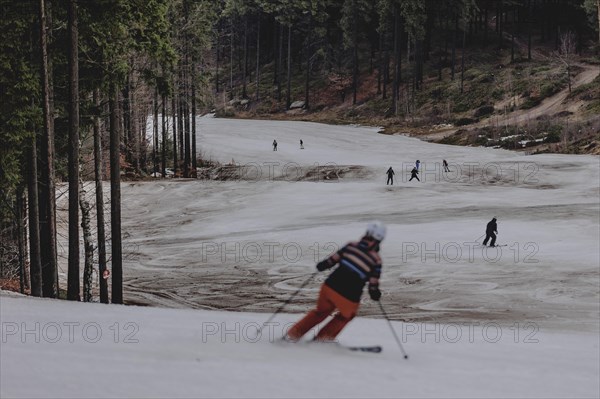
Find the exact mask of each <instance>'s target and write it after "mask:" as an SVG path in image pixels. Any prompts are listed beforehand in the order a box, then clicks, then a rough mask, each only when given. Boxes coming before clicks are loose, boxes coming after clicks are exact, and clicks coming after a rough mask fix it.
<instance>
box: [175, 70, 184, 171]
mask: <svg viewBox="0 0 600 399" xmlns="http://www.w3.org/2000/svg"><path fill="white" fill-rule="evenodd" d="M178 83H179V94H178V96H177V100H178V101H177V115H178V117H177V129H178V130H179V163H180V164H181V163H183V162H184V159H185V145H184V144H185V143H184V139H183V136H184V132H183V122H184V118H185V115H184V113H183V102H184V101H185V91H184V84H185V83H184V80H183V66H182V65H181V63H180V64H179V81H178ZM181 166H182V168H181V172H182V173H183V165H181Z"/></svg>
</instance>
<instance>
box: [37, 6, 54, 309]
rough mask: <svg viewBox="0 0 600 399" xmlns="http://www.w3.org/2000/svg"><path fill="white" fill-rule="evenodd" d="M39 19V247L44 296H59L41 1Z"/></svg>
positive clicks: (51, 129) (47, 70)
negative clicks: (41, 116)
mask: <svg viewBox="0 0 600 399" xmlns="http://www.w3.org/2000/svg"><path fill="white" fill-rule="evenodd" d="M39 18H40V48H41V51H40V54H41V60H40V67H41V71H40V76H41V80H42V81H41V86H42V97H43V108H44V133H43V135H42V140H41V148H40V155H41V156H40V163H41V168H40V169H41V185H40V191H41V192H40V198H39V209H40V247H41V250H42V251H41V263H42V294H43V296H44V297H49V298H56V297H57V296H58V268H57V263H56V202H55V201H56V198H55V186H54V120H53V117H52V114H53V113H52V105H51V102H50V101H51V90H52V88H51V86H50V67H49V60H48V37H47V31H46V8H45V0H39Z"/></svg>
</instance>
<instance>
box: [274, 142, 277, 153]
mask: <svg viewBox="0 0 600 399" xmlns="http://www.w3.org/2000/svg"><path fill="white" fill-rule="evenodd" d="M273 151H277V140H273Z"/></svg>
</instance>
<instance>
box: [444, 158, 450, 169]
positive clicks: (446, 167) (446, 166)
mask: <svg viewBox="0 0 600 399" xmlns="http://www.w3.org/2000/svg"><path fill="white" fill-rule="evenodd" d="M442 164H443V165H444V172H450V168H448V162H446V160H445V159H444V160H442Z"/></svg>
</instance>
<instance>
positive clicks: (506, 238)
mask: <svg viewBox="0 0 600 399" xmlns="http://www.w3.org/2000/svg"><path fill="white" fill-rule="evenodd" d="M197 130H198V132H199V137H198V146H199V149H200V150H201V152H203V154H204V156H205V157H207V158H212V159H213V160H219V161H220V162H222V163H224V164H225V163H232V164H234V165H235V166H232V167H231V168H232V169H234V172H236V173H237V175H235V174H234V178H233V179H231V180H227V181H214V180H187V181H185V180H179V181H173V180H166V181H164V180H161V181H154V182H143V183H140V182H127V183H124V184H123V187H122V200H123V229H124V234H123V238H124V252H125V254H126V258H125V262H124V263H125V266H124V275H125V299H126V301H128V302H129V303H140V304H151V305H160V306H165V307H178V308H188V309H159V308H146V307H123V306H102V305H93V304H92V305H90V304H72V303H65V302H53V301H44V300H34V299H22V298H20V299H13V298H6V297H4V296H3V297H0V301H1V302H2V303H1V307H0V310H1V312H2V313H1V315H0V317H1V318H2V323H3V324H2V328H3V334H4V335H3V339H4V338H6V340H5V341H3V342H2V348H1V350H2V357H1V366H2V370H1V372H2V380H1V381H0V382H1V383H2V384H1V385H2V387H1V390H2V391H1V393H2V396H13V395H16V396H38V395H40V396H44V395H48V396H77V397H79V396H85V395H88V396H138V397H139V396H175V397H177V396H210V397H215V396H217V397H218V396H220V397H264V396H270V397H330V396H351V397H388V396H389V397H399V396H405V397H510V396H512V397H598V396H599V394H600V392H599V379H598V372H599V370H598V364H599V363H600V348H599V336H600V335H599V332H600V326H599V323H600V316H599V315H600V303H599V296H600V294H599V292H600V270H599V263H600V246H599V245H600V244H599V241H600V229H599V217H600V209H599V206H600V203H599V198H600V187H599V180H600V163H599V160H600V158H598V157H592V156H564V155H541V156H526V155H524V154H520V153H514V152H509V151H504V150H495V149H484V148H464V147H453V146H443V145H435V144H430V143H424V142H421V141H418V140H415V139H412V138H408V137H404V136H385V135H381V134H378V133H377V132H376V129H373V128H364V127H351V126H326V125H319V124H314V123H302V122H269V121H247V120H223V119H213V118H199V119H198V121H197ZM273 139H276V140H277V141H278V143H279V146H278V151H273V150H272V147H271V143H272V141H273ZM300 139H302V140H303V141H304V147H305V149H300V145H299V140H300ZM416 159H419V160H420V161H421V167H422V173H421V178H422V181H421V182H416V181H412V182H408V181H407V177H408V173H407V170H409V169H410V168H411V167H412V165H413V164H414V161H415V160H416ZM442 159H446V160H447V161H448V162H449V163H450V168H451V171H450V172H448V173H444V172H442V166H441V160H442ZM390 165H391V166H393V167H394V169H395V170H396V182H395V184H394V186H393V187H392V186H386V185H385V177H386V176H385V171H386V170H387V168H389V166H390ZM335 174H337V176H339V178H337V177H334V175H335ZM326 177H327V178H326ZM61 198H62V199H65V198H66V196H63V197H61ZM60 209H61V205H60V204H59V210H60ZM493 216H497V217H498V228H499V231H500V235H499V238H498V242H499V243H500V244H505V245H506V246H504V247H499V248H498V249H484V248H482V247H481V246H477V245H476V242H479V243H480V242H481V240H482V239H483V233H484V231H485V225H486V223H487V222H488V221H489V220H490V219H491V218H492V217H493ZM372 219H380V220H382V221H383V222H385V223H386V224H387V225H388V236H387V237H386V239H385V241H384V242H383V244H382V257H383V261H384V269H383V276H382V282H381V286H382V291H383V297H382V303H383V304H384V306H385V308H386V310H387V312H388V313H389V314H390V316H391V317H392V318H393V319H394V320H404V321H405V322H404V323H400V322H395V323H394V324H395V328H396V330H397V331H398V333H399V334H400V336H401V337H402V339H403V341H404V345H405V347H406V350H407V352H408V353H409V354H410V355H411V358H410V360H409V361H404V360H403V359H402V356H401V353H400V351H399V349H398V348H397V346H396V342H395V341H394V340H393V337H392V335H391V332H390V331H389V328H388V327H387V325H386V323H385V320H383V319H382V316H381V312H380V310H379V308H378V307H377V306H376V305H375V304H374V303H373V302H372V301H370V300H369V299H368V298H365V299H363V303H362V304H361V308H360V311H359V316H361V317H362V318H358V319H356V320H354V321H353V322H352V323H351V324H350V325H349V326H348V327H347V328H346V329H345V330H344V332H343V334H342V336H341V337H340V339H341V341H342V343H344V344H347V345H354V344H369V345H370V344H381V345H383V346H384V352H383V353H382V354H380V355H374V354H365V353H353V352H348V351H346V350H343V349H341V348H337V347H332V346H322V345H319V346H308V347H306V346H299V347H289V346H280V345H279V346H278V345H272V344H270V343H268V338H269V337H268V336H263V337H262V339H261V340H260V341H258V342H249V341H253V340H254V335H253V331H254V330H255V329H256V326H257V325H258V324H259V323H261V322H263V321H265V320H266V319H267V318H268V316H269V314H271V313H272V312H273V311H274V310H275V309H277V308H278V307H279V306H280V305H281V304H282V303H283V302H284V301H285V300H287V299H288V298H289V296H290V295H291V293H293V292H295V291H296V290H297V289H298V287H299V286H300V285H302V284H303V283H304V281H305V280H306V278H307V276H309V275H310V274H312V273H313V272H314V270H315V269H314V265H315V263H316V262H317V261H318V260H320V259H322V258H323V257H324V256H326V255H328V254H329V253H331V251H332V250H334V249H335V248H336V247H339V246H340V245H343V244H344V243H345V242H347V241H349V240H355V239H357V238H359V237H360V236H361V234H363V233H364V229H365V226H366V223H367V222H368V221H370V220H372ZM60 220H66V218H65V217H64V215H62V216H61V215H59V221H60ZM60 228H64V225H62V224H61V225H60ZM61 237H66V234H64V235H62V236H61ZM62 248H65V249H66V245H65V244H64V243H62ZM62 256H64V254H63V255H62ZM61 259H62V261H63V262H62V265H63V270H62V274H61V276H63V277H64V275H65V272H66V262H64V260H65V258H61ZM326 275H327V274H326V273H321V274H319V276H318V277H317V278H316V279H315V281H313V282H311V283H310V284H309V285H308V286H307V287H306V288H305V289H303V290H302V291H301V292H300V293H299V295H298V296H297V297H295V299H294V301H293V302H292V303H291V304H289V305H288V307H287V308H286V312H288V314H287V315H282V316H281V317H279V318H277V319H276V321H277V322H278V323H284V322H292V321H294V320H296V319H297V318H298V317H300V315H299V314H298V313H300V312H304V311H306V310H307V309H308V308H309V307H311V306H312V305H313V304H314V300H315V297H316V293H317V290H318V287H319V283H320V282H321V281H323V279H324V278H325V277H326ZM189 308H195V309H196V310H193V309H189ZM224 310H228V311H233V312H224ZM365 316H367V317H369V318H368V319H367V318H364V317H365ZM36 322H38V323H40V324H39V325H40V329H41V330H40V334H42V335H43V334H52V333H53V330H52V329H53V328H54V329H56V328H57V325H55V324H52V323H58V327H60V328H61V333H62V335H61V339H60V340H59V342H57V343H48V342H40V343H39V344H38V343H35V342H31V340H32V335H31V334H26V335H25V338H24V339H25V341H27V342H26V343H24V344H23V343H21V341H20V340H21V337H22V335H21V334H22V332H23V329H24V328H28V329H31V328H34V326H35V323H36ZM69 322H76V323H79V324H78V325H76V326H75V325H73V328H75V334H79V335H78V336H77V335H75V338H74V342H73V343H70V342H69V341H68V337H67V335H68V332H69V326H71V325H72V324H66V325H65V323H69ZM23 323H25V324H23ZM86 323H98V324H97V325H88V327H87V328H88V330H89V331H87V333H89V334H92V338H93V337H94V335H93V334H94V332H95V330H97V329H98V328H100V329H101V330H102V337H101V339H100V340H99V342H97V343H88V342H86V340H85V338H84V337H82V336H81V332H82V330H81V329H82V328H83V327H84V326H85V325H86ZM115 323H118V324H115ZM127 323H132V324H127ZM111 327H112V329H111ZM277 327H278V328H279V330H278V331H277V332H278V334H273V335H272V336H279V335H281V333H282V332H283V330H282V327H284V325H282V324H280V325H278V326H277ZM7 328H8V329H9V330H6V329H7ZM15 328H18V329H15ZM44 328H45V329H46V332H45V333H44ZM77 328H79V330H77ZM136 328H137V330H136ZM115 329H117V330H118V331H119V336H118V337H117V342H116V343H115V342H114V340H115ZM7 331H8V333H7ZM134 331H136V334H135V336H134V338H136V339H138V340H139V342H137V343H125V342H124V339H125V338H126V337H127V334H129V333H132V332H134ZM203 332H204V335H203ZM208 333H210V334H208ZM207 334H208V335H207ZM223 334H224V335H223ZM52 337H55V335H50V338H52ZM65 337H67V338H65ZM87 338H89V337H87ZM130 338H131V337H130ZM203 338H206V339H203ZM42 341H44V339H42ZM46 341H47V339H46ZM59 356H60V358H61V360H60V361H57V360H56V359H57V358H59ZM36 359H37V360H38V361H39V362H40V363H35V362H34V360H36ZM48 365H51V367H50V370H47V369H48V367H47V366H48ZM115 370H116V372H115ZM69 373H74V377H72V378H71V377H70V378H65V375H68V374H69ZM32 375H33V377H34V378H32V377H31V376H32ZM26 379H27V380H26ZM32 379H33V380H35V381H38V383H36V384H34V383H25V381H30V380H32ZM88 387H89V388H88ZM86 388H87V390H86Z"/></svg>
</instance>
